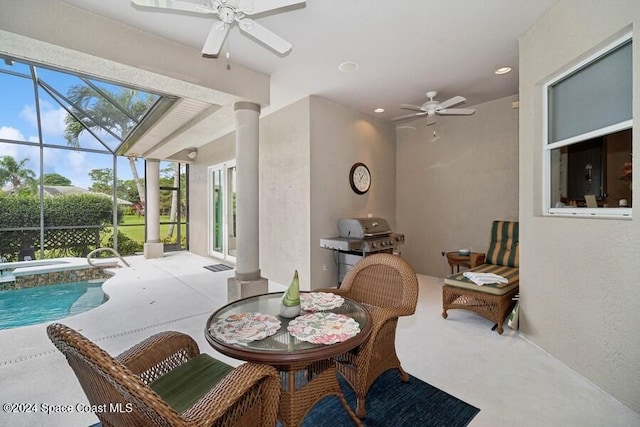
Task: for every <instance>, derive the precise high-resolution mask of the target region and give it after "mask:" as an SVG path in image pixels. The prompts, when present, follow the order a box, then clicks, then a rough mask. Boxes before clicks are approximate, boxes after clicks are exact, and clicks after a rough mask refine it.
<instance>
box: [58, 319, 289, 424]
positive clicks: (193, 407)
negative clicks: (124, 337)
mask: <svg viewBox="0 0 640 427" xmlns="http://www.w3.org/2000/svg"><path fill="white" fill-rule="evenodd" d="M47 333H48V335H49V338H50V339H51V341H52V342H53V343H54V344H55V346H56V347H57V348H58V349H59V350H60V351H61V352H62V353H63V354H64V355H65V356H66V358H67V361H68V362H69V365H70V366H71V368H72V369H73V370H74V372H75V374H76V376H77V377H78V380H79V381H80V384H81V385H82V389H83V390H84V392H85V394H86V395H87V398H88V399H89V402H90V404H91V405H96V408H105V411H98V412H97V413H96V415H97V417H98V418H99V419H100V422H101V424H102V426H103V427H109V426H113V427H115V426H117V427H121V426H125V427H126V426H194V427H195V426H198V427H201V426H250V427H254V426H269V427H273V426H274V425H275V423H276V417H277V411H278V402H279V398H280V379H279V377H278V374H277V372H276V370H275V369H274V368H273V367H270V366H264V365H259V364H253V363H246V364H243V365H241V366H240V367H238V368H235V369H234V368H233V367H231V366H229V365H226V364H224V363H222V362H220V361H218V360H216V359H214V358H213V357H211V356H209V355H207V354H200V352H199V350H198V346H197V344H196V342H195V341H194V340H193V339H192V338H191V337H189V336H188V335H185V334H182V333H179V332H162V333H159V334H156V335H154V336H152V337H149V338H147V339H146V340H144V341H142V342H141V343H139V344H137V345H135V346H134V347H132V348H131V349H129V350H127V351H125V352H124V353H122V354H121V355H119V356H117V357H115V358H114V357H112V356H110V355H109V354H107V353H106V352H105V351H104V350H102V349H101V348H99V347H98V346H96V345H95V344H94V343H92V342H91V341H89V340H88V339H87V338H85V337H84V336H82V335H81V334H79V333H78V332H76V331H74V330H73V329H71V328H69V327H67V326H65V325H62V324H59V323H54V324H51V325H49V326H48V327H47Z"/></svg>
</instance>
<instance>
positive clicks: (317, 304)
mask: <svg viewBox="0 0 640 427" xmlns="http://www.w3.org/2000/svg"><path fill="white" fill-rule="evenodd" d="M342 304H344V298H342V297H341V296H340V295H336V294H332V293H331V292H309V293H302V294H300V305H301V308H302V309H303V310H304V311H324V310H331V309H334V308H338V307H340V306H342Z"/></svg>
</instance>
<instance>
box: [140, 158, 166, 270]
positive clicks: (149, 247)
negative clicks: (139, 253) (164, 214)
mask: <svg viewBox="0 0 640 427" xmlns="http://www.w3.org/2000/svg"><path fill="white" fill-rule="evenodd" d="M146 164H147V167H146V180H145V187H146V191H147V197H146V199H145V207H144V219H145V221H144V222H145V224H146V230H147V240H146V242H145V243H144V257H145V258H162V256H163V255H164V245H163V244H162V242H161V241H160V160H156V159H146Z"/></svg>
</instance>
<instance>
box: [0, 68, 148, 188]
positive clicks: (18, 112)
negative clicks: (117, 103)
mask: <svg viewBox="0 0 640 427" xmlns="http://www.w3.org/2000/svg"><path fill="white" fill-rule="evenodd" d="M0 69H1V70H10V71H12V72H17V73H20V74H27V75H30V71H29V67H27V66H26V65H24V64H20V63H14V65H13V66H8V65H7V64H6V63H5V62H4V61H2V60H0ZM37 70H38V76H39V77H40V78H42V79H43V80H45V81H46V82H47V83H48V84H50V85H51V86H52V87H54V88H55V89H56V90H58V91H59V92H60V93H62V94H66V91H67V88H68V87H70V86H72V85H75V84H78V83H79V82H80V80H79V79H78V78H77V77H75V76H70V75H67V74H64V73H59V72H56V71H52V70H44V69H41V68H38V69H37ZM38 93H39V97H40V99H39V103H40V111H41V121H42V138H43V141H44V143H46V144H55V145H59V146H63V147H67V146H68V145H67V141H66V140H65V138H64V129H65V124H64V119H65V116H66V114H67V111H66V110H65V109H64V108H63V107H62V106H60V104H58V103H57V102H56V101H55V99H53V98H52V97H51V96H50V95H49V94H48V93H47V92H46V91H44V90H43V89H41V88H40V89H39V91H38ZM0 94H2V95H1V96H0V104H1V105H2V108H1V109H0V140H2V139H6V140H18V141H28V142H36V143H37V142H39V135H38V126H37V114H36V101H35V96H34V86H33V81H32V80H31V79H30V78H23V77H18V76H15V75H9V74H5V73H0ZM102 137H104V138H105V139H106V140H107V141H108V142H109V143H110V145H111V146H115V145H117V144H118V141H117V140H116V139H115V138H114V137H113V136H110V135H106V136H105V135H104V134H103V135H102ZM80 146H81V147H84V148H92V149H101V150H106V149H105V147H104V146H103V145H102V144H100V143H99V142H98V141H97V140H96V139H95V138H94V137H93V136H92V135H91V134H90V133H89V132H83V133H82V134H81V136H80ZM39 150H40V149H39V147H38V146H28V145H21V144H12V143H6V142H2V141H0V157H2V156H7V155H8V156H13V157H14V158H15V159H16V160H17V161H18V162H19V161H21V160H23V159H25V158H28V159H29V161H28V162H27V167H28V168H29V169H31V170H33V171H34V172H35V174H36V176H38V175H39V168H40V165H39ZM137 164H138V173H139V175H140V176H144V170H143V165H144V162H143V160H138V161H137ZM103 168H113V157H112V156H111V155H110V154H107V155H105V154H99V153H92V152H86V151H79V150H59V149H53V148H45V149H44V173H57V174H60V175H62V176H64V177H66V178H68V179H69V180H71V182H72V185H75V186H77V187H81V188H85V189H86V188H88V187H90V186H91V179H90V177H89V172H90V171H91V170H92V169H103ZM117 168H118V179H121V180H129V179H133V175H132V172H131V168H130V166H129V162H128V160H127V159H126V158H118V166H117Z"/></svg>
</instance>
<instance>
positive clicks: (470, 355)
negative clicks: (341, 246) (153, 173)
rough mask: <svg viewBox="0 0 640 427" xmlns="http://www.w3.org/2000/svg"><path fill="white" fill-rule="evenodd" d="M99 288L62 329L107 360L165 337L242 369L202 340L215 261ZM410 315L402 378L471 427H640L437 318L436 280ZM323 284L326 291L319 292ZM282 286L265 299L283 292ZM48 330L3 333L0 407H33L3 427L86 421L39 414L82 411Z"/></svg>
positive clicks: (163, 263)
mask: <svg viewBox="0 0 640 427" xmlns="http://www.w3.org/2000/svg"><path fill="white" fill-rule="evenodd" d="M127 261H128V262H129V263H130V264H131V267H130V268H119V269H116V270H115V272H116V274H115V276H114V277H113V278H111V279H109V280H108V281H107V282H106V283H105V284H104V285H103V289H104V291H105V292H106V293H107V294H108V295H109V297H110V299H109V301H108V302H107V303H105V304H103V305H101V306H100V307H98V308H95V309H93V310H91V311H89V312H86V313H82V314H79V315H76V316H73V317H69V318H66V319H62V320H61V321H60V322H61V323H64V324H67V325H69V326H71V327H72V328H74V329H77V330H79V331H81V332H82V333H83V334H84V335H85V336H87V337H88V338H89V339H91V340H92V341H94V342H96V343H97V344H98V345H99V346H100V347H102V348H103V349H105V350H106V351H107V352H109V353H110V354H114V355H115V354H118V353H120V352H122V351H124V350H125V349H127V348H129V347H130V346H132V345H134V344H136V343H138V342H140V341H141V340H143V339H144V338H146V337H148V336H150V335H152V334H154V333H157V332H161V331H165V330H176V331H181V332H184V333H187V334H189V335H191V336H192V337H193V338H194V339H195V340H196V341H197V342H198V345H199V346H200V350H201V351H202V352H206V353H209V354H212V355H214V356H215V357H217V358H220V359H221V360H224V361H225V362H227V363H230V364H232V365H238V364H240V363H242V362H241V361H238V360H234V359H230V358H228V357H226V356H224V355H221V354H219V353H217V352H215V351H214V350H213V349H212V348H211V347H210V346H209V344H208V343H207V341H206V340H205V338H204V333H203V331H204V325H205V321H206V320H207V318H208V317H209V315H210V314H211V313H212V312H213V311H214V310H215V309H217V308H219V307H220V306H222V305H224V304H226V298H227V279H228V278H229V277H232V276H233V274H234V270H227V271H222V272H216V273H214V272H211V271H208V270H206V269H204V268H203V267H204V266H205V265H210V264H216V263H217V262H218V261H216V260H213V259H211V258H206V257H201V256H197V255H193V254H190V253H187V252H181V253H171V254H167V255H166V256H165V257H163V258H161V259H154V260H146V259H144V258H143V257H141V256H136V257H127ZM418 277H419V282H420V297H419V303H418V308H417V311H416V314H415V315H414V316H411V317H408V318H401V319H400V322H399V329H398V337H397V345H396V347H397V349H398V354H399V357H400V359H401V360H402V362H403V366H404V367H405V369H406V370H407V371H408V372H409V373H411V374H412V375H414V376H415V377H418V378H420V379H422V380H423V381H426V382H428V383H430V384H432V385H434V386H436V387H439V388H441V389H442V390H444V391H446V392H448V393H449V394H452V395H454V396H456V397H458V398H460V399H462V400H464V401H466V402H467V403H469V404H471V405H474V406H476V407H478V408H480V410H481V411H480V413H479V414H478V415H477V416H476V417H475V418H474V419H473V420H472V422H471V424H470V426H471V427H496V426H513V425H518V426H521V427H527V426H531V427H537V426H545V427H546V426H559V427H560V426H562V427H566V426H576V427H578V426H579V427H585V426H586V427H588V426H593V427H601V426H620V427H623V426H624V427H629V426H640V415H638V414H637V413H635V412H633V411H631V410H630V409H629V408H628V407H626V406H624V405H623V404H621V403H620V402H618V401H617V400H615V399H614V398H613V397H611V396H610V395H608V394H607V393H605V392H604V391H602V390H600V389H599V388H598V387H596V386H595V385H593V384H592V383H591V382H589V381H588V380H586V379H585V378H584V377H582V376H580V375H578V374H577V373H575V372H574V371H572V370H571V369H569V368H567V367H566V366H565V365H563V364H562V363H561V362H559V361H558V360H556V359H555V358H553V357H551V356H550V355H548V354H547V353H545V352H544V351H542V350H541V349H539V348H537V347H536V346H534V345H532V344H531V343H529V342H528V341H527V340H525V339H523V338H522V337H520V335H519V334H518V333H517V332H515V331H512V330H510V329H506V330H505V333H504V335H502V336H500V335H498V334H497V333H496V332H493V331H491V326H492V324H491V323H490V322H489V321H488V320H485V319H483V318H481V317H479V316H477V315H475V314H473V313H467V312H465V311H460V310H454V311H451V312H450V313H449V318H448V319H447V320H444V319H443V318H442V317H441V315H440V313H441V311H442V310H441V287H442V278H437V277H429V276H422V275H419V276H418ZM323 285H324V284H323ZM284 289H285V286H283V285H282V284H278V283H271V282H270V284H269V290H270V291H273V292H275V291H281V290H284ZM45 328H46V324H41V325H35V326H26V327H21V328H16V329H9V330H2V331H0V340H1V341H2V345H1V346H0V402H1V403H3V404H5V403H28V404H36V405H37V408H38V411H37V412H31V413H6V412H4V411H2V412H0V426H12V427H13V426H52V427H56V426H61V427H62V426H64V427H72V426H78V427H85V426H89V425H91V424H93V423H95V422H97V418H96V416H95V415H94V414H92V413H90V412H89V413H87V412H78V411H75V410H74V411H73V412H71V413H53V414H46V413H44V412H42V410H41V409H42V408H43V405H72V406H74V407H75V406H76V405H77V404H78V403H80V404H86V403H88V401H87V399H86V397H85V395H84V393H83V391H82V389H81V387H80V385H79V383H78V381H77V380H76V377H75V375H74V374H73V371H72V370H71V368H70V367H69V366H68V364H67V362H66V360H65V358H64V356H63V355H62V354H61V353H60V352H58V350H56V349H55V347H54V346H53V344H51V342H50V341H49V339H48V338H47V336H46V332H45Z"/></svg>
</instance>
